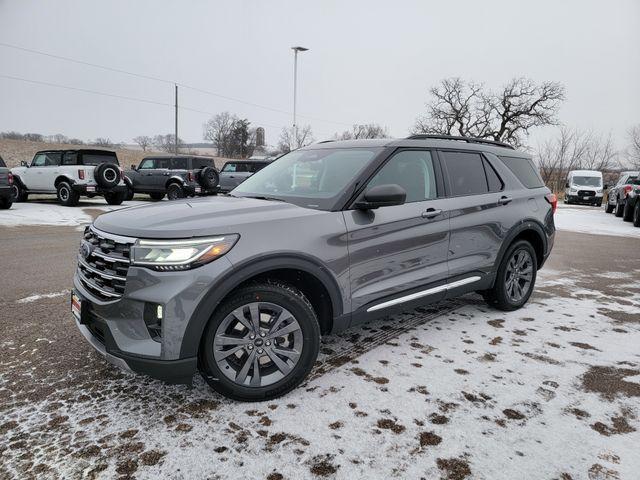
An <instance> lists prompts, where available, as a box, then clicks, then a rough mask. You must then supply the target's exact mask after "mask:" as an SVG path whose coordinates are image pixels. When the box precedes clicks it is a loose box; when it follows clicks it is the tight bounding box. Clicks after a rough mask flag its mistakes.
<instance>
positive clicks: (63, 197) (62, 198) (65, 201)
mask: <svg viewBox="0 0 640 480" xmlns="http://www.w3.org/2000/svg"><path fill="white" fill-rule="evenodd" d="M56 191H57V194H58V201H59V202H60V203H61V204H62V205H64V206H65V207H75V206H76V205H78V202H79V201H80V194H79V193H78V192H76V191H74V190H73V189H72V188H71V185H70V184H69V183H68V182H60V183H59V184H58V186H57V188H56Z"/></svg>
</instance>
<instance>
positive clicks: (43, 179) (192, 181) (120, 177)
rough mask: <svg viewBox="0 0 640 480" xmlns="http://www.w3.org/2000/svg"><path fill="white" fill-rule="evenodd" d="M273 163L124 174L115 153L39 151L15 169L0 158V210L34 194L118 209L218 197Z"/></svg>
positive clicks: (194, 160)
mask: <svg viewBox="0 0 640 480" xmlns="http://www.w3.org/2000/svg"><path fill="white" fill-rule="evenodd" d="M269 163H270V160H267V159H257V160H256V159H249V160H234V161H230V162H227V163H226V164H225V165H224V167H223V168H222V171H221V172H219V171H218V170H217V169H216V167H215V163H214V159H213V158H211V157H196V156H189V155H176V156H154V157H146V158H144V159H143V160H142V161H141V162H140V165H138V166H136V165H132V166H131V169H130V170H127V171H126V172H125V171H124V170H123V169H122V167H121V166H120V163H119V162H118V157H117V155H116V153H115V152H112V151H107V150H90V149H78V150H46V151H40V152H37V153H36V154H35V155H34V157H33V159H32V160H31V163H26V162H24V161H23V162H21V166H20V167H17V168H14V169H12V170H9V169H7V168H6V166H5V164H4V162H3V161H2V159H1V158H0V208H9V207H11V205H12V203H13V202H14V201H16V202H25V201H27V199H28V197H29V195H30V194H56V195H57V197H58V201H59V202H60V203H61V204H62V205H65V206H76V205H77V204H78V202H79V200H80V197H83V196H86V197H90V198H92V197H95V196H103V197H104V199H105V200H106V202H107V203H108V204H109V205H120V204H121V203H122V202H123V201H124V200H131V199H132V198H133V196H134V195H135V194H136V193H141V194H148V195H149V196H150V197H151V199H153V200H162V199H163V198H164V197H165V196H167V198H168V199H169V200H177V199H180V198H185V197H190V196H195V195H212V194H214V195H215V194H217V193H226V192H229V191H231V190H233V189H234V188H235V187H237V186H238V185H239V184H240V183H242V182H243V181H244V180H246V179H247V178H248V177H250V176H251V175H253V174H254V173H255V172H257V171H258V170H260V169H261V168H263V167H264V166H265V165H268V164H269Z"/></svg>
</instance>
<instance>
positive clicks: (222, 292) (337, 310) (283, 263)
mask: <svg viewBox="0 0 640 480" xmlns="http://www.w3.org/2000/svg"><path fill="white" fill-rule="evenodd" d="M286 268H290V269H296V270H302V271H304V272H305V273H308V274H310V275H313V276H314V277H315V278H317V279H318V280H319V281H320V282H321V283H322V284H323V285H324V287H325V289H326V290H327V292H328V293H329V297H330V298H331V306H332V308H333V317H334V318H336V317H338V316H340V315H342V313H343V312H342V294H341V293H340V288H339V286H338V282H337V280H336V279H335V278H334V277H333V275H332V274H331V273H330V272H329V271H328V270H327V269H326V268H325V267H324V266H322V265H321V264H320V263H319V262H318V261H316V260H315V259H313V258H312V257H309V256H306V255H302V254H298V253H276V254H272V255H266V256H264V257H263V258H261V259H260V260H258V261H255V260H254V261H247V262H245V263H243V264H240V265H237V266H234V268H233V270H231V271H230V272H229V273H228V274H226V275H224V276H223V277H221V278H220V279H219V280H218V281H217V282H215V283H214V284H213V285H210V286H209V289H208V292H207V294H206V295H205V296H204V299H203V301H202V302H200V304H199V305H198V307H197V308H196V310H195V312H194V314H193V316H192V317H191V319H190V320H189V325H187V328H186V330H185V333H184V337H183V339H182V346H181V348H180V358H187V357H192V356H194V355H197V353H198V348H199V346H200V339H201V338H202V334H203V332H204V329H205V327H206V326H207V323H208V322H209V319H210V318H211V315H212V314H213V312H214V311H215V309H216V308H217V307H218V305H219V304H220V302H222V300H223V299H224V298H225V297H226V296H227V295H228V294H229V293H231V292H232V291H233V290H234V289H235V288H236V287H238V285H240V284H241V283H243V282H245V281H247V280H249V279H250V278H253V277H255V276H256V275H259V274H261V273H265V272H268V271H270V270H277V269H286Z"/></svg>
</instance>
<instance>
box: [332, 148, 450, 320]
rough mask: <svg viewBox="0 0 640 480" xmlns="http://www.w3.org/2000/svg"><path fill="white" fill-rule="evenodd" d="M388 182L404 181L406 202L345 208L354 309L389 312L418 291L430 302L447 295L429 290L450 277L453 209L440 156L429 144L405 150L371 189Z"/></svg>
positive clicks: (388, 163) (379, 174)
mask: <svg viewBox="0 0 640 480" xmlns="http://www.w3.org/2000/svg"><path fill="white" fill-rule="evenodd" d="M386 184H397V185H400V186H402V187H403V188H404V189H405V190H406V191H407V199H406V203H405V204H403V205H396V206H389V207H381V208H377V209H374V210H367V211H362V210H348V211H345V212H344V218H345V222H346V225H347V231H348V248H349V260H350V283H351V298H352V309H353V311H354V312H356V311H358V310H360V311H363V310H364V311H370V312H373V311H384V310H385V309H386V308H389V307H392V306H398V305H402V304H405V303H407V302H409V301H411V298H407V297H408V296H409V295H412V294H416V293H418V294H419V295H423V294H424V295H423V297H424V301H425V303H426V302H427V301H437V300H439V299H440V298H442V297H443V296H444V290H438V291H436V292H434V293H433V294H428V293H426V291H427V290H431V288H432V287H434V286H437V285H441V284H444V283H445V282H446V280H447V276H448V269H447V248H448V246H449V213H448V212H447V206H446V203H447V200H446V199H445V198H444V191H443V190H444V189H443V184H442V177H441V174H440V168H439V165H438V163H437V160H436V159H435V157H434V155H433V153H432V152H431V151H429V150H426V149H425V150H422V149H403V150H400V151H398V152H396V153H394V155H393V156H392V157H391V158H390V159H388V160H387V161H386V162H385V164H384V166H383V167H382V168H381V169H380V170H379V171H378V172H377V173H376V174H375V176H374V177H373V178H372V179H371V180H370V182H369V183H368V185H367V188H370V187H372V186H376V185H386ZM421 298H422V297H421ZM385 305H386V306H385Z"/></svg>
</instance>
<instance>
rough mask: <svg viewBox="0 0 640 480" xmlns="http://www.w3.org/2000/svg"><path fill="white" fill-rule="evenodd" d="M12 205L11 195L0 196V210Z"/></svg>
mask: <svg viewBox="0 0 640 480" xmlns="http://www.w3.org/2000/svg"><path fill="white" fill-rule="evenodd" d="M11 205H13V200H12V197H0V210H6V209H8V208H11Z"/></svg>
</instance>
